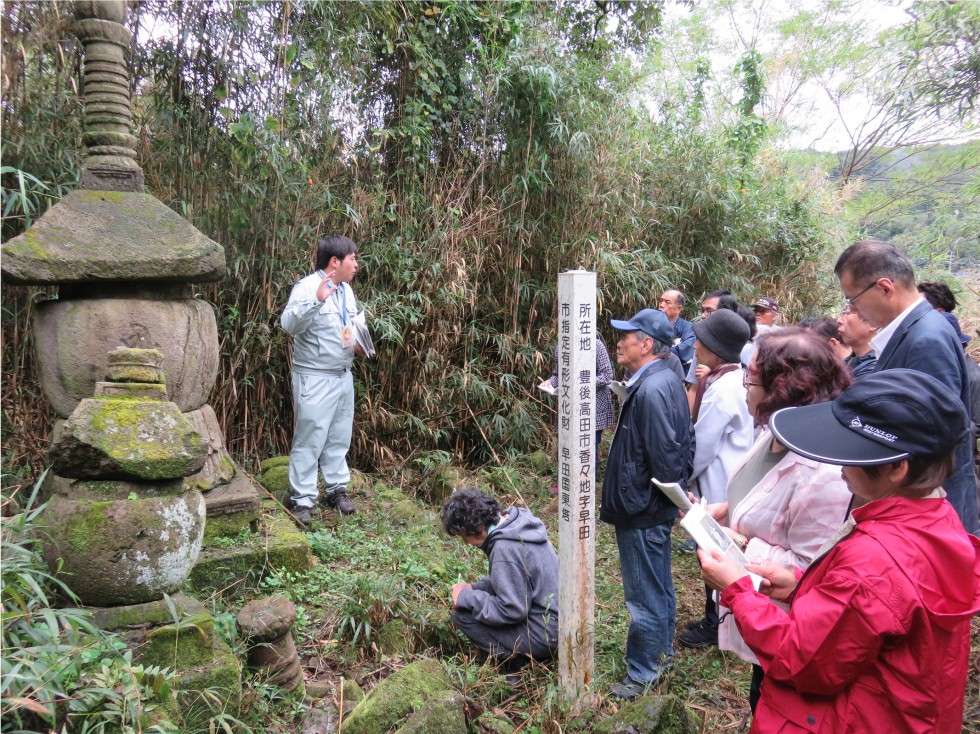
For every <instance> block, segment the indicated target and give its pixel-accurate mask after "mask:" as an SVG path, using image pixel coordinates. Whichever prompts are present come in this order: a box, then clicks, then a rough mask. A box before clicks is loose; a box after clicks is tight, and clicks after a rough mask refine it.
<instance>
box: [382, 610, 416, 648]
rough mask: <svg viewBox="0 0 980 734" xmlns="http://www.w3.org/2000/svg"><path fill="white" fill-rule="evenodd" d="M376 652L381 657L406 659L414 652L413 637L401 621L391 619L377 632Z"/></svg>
mask: <svg viewBox="0 0 980 734" xmlns="http://www.w3.org/2000/svg"><path fill="white" fill-rule="evenodd" d="M377 645H378V650H380V651H381V654H382V655H388V656H395V655H400V656H402V657H407V656H408V655H410V654H411V653H413V652H415V637H414V635H413V634H412V630H411V629H410V628H409V626H408V625H407V624H405V621H404V620H402V619H393V620H391V621H390V622H388V623H387V624H386V625H384V627H382V628H381V629H380V630H378V637H377Z"/></svg>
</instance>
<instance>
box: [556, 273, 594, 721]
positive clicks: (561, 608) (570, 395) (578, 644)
mask: <svg viewBox="0 0 980 734" xmlns="http://www.w3.org/2000/svg"><path fill="white" fill-rule="evenodd" d="M596 338H597V333H596V274H595V273H593V272H587V271H584V270H572V271H568V272H565V273H561V274H559V276H558V388H557V393H556V398H557V409H558V620H559V626H558V638H559V639H558V671H559V685H560V686H561V689H562V691H563V692H564V694H565V697H566V698H567V699H568V700H569V701H572V702H578V703H579V704H582V703H583V702H584V701H586V700H587V695H586V694H587V692H588V687H589V685H590V684H591V683H592V678H593V674H594V672H595V533H596V517H595V515H596V510H595V492H596V472H595V466H596V460H597V455H596V453H597V451H598V446H597V445H596V441H595V437H596V430H595V424H596V415H595V391H596V356H595V353H596V346H595V340H596Z"/></svg>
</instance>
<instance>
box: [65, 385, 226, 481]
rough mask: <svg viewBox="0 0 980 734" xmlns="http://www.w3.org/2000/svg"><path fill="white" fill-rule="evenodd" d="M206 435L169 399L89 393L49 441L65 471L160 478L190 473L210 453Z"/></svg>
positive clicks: (70, 474) (93, 475)
mask: <svg viewBox="0 0 980 734" xmlns="http://www.w3.org/2000/svg"><path fill="white" fill-rule="evenodd" d="M206 451H207V447H206V445H205V442H204V437H203V436H201V434H200V433H198V432H197V431H195V430H194V429H193V428H192V427H191V425H190V423H188V422H187V420H186V419H185V418H184V417H183V415H182V414H181V413H180V411H179V410H178V409H177V406H176V405H174V404H173V403H169V402H166V403H165V402H159V401H150V400H122V399H118V398H115V399H105V398H102V399H96V398H87V399H85V400H83V401H81V402H80V403H79V404H78V407H77V408H76V409H75V410H74V412H73V413H72V414H71V416H70V417H69V418H68V420H66V421H65V423H64V425H62V426H61V428H60V430H59V431H58V435H57V438H56V439H55V440H54V441H52V443H51V448H50V452H51V465H52V468H53V469H54V471H55V472H56V473H58V474H59V475H61V476H63V477H72V478H77V479H86V478H92V479H94V478H99V479H136V480H144V481H158V480H165V479H177V478H180V477H186V476H189V475H191V474H193V473H194V472H196V471H198V470H199V469H200V468H201V467H202V466H203V465H204V461H205V458H206V455H207V454H206Z"/></svg>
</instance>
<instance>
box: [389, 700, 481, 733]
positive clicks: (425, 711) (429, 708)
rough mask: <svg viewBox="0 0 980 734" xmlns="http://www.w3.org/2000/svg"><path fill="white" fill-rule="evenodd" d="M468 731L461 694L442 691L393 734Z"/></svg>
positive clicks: (464, 702)
mask: <svg viewBox="0 0 980 734" xmlns="http://www.w3.org/2000/svg"><path fill="white" fill-rule="evenodd" d="M468 731H469V730H468V729H467V727H466V699H465V698H464V697H463V694H462V693H460V692H459V691H443V692H442V693H439V694H436V695H435V696H433V697H432V698H430V699H429V700H428V701H426V702H425V705H423V706H422V708H421V709H419V711H418V712H416V713H414V714H412V715H411V716H410V717H409V719H408V721H407V722H406V723H405V725H404V726H402V727H401V728H400V729H398V731H397V732H395V734H429V733H430V732H438V733H439V734H468Z"/></svg>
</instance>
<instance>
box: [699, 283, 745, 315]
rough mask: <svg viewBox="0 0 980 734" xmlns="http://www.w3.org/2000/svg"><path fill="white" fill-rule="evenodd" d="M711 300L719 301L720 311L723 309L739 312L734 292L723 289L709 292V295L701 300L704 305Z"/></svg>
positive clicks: (706, 294) (705, 295)
mask: <svg viewBox="0 0 980 734" xmlns="http://www.w3.org/2000/svg"><path fill="white" fill-rule="evenodd" d="M709 298H717V299H718V310H719V311H720V310H721V309H723V308H724V309H727V310H728V311H736V310H738V301H736V300H735V296H733V295H732V292H731V291H730V290H727V289H725V288H722V289H720V290H716V291H708V292H707V293H705V294H704V297H703V298H702V299H701V302H702V303H704V302H705V301H707V300H708V299H709Z"/></svg>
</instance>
